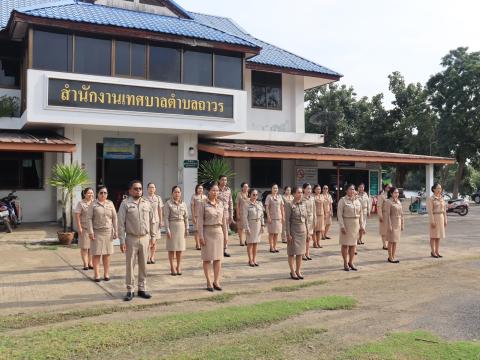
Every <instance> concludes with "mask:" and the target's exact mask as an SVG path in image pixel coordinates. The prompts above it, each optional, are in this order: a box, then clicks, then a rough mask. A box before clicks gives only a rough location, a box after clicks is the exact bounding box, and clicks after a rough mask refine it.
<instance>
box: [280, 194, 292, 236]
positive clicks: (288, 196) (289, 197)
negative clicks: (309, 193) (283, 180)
mask: <svg viewBox="0 0 480 360" xmlns="http://www.w3.org/2000/svg"><path fill="white" fill-rule="evenodd" d="M282 199H283V213H284V214H285V207H286V206H287V203H292V201H293V195H292V187H291V186H285V188H284V189H283V195H282ZM282 243H285V244H286V243H287V228H286V224H285V218H283V223H282Z"/></svg>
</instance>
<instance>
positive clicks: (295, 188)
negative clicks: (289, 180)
mask: <svg viewBox="0 0 480 360" xmlns="http://www.w3.org/2000/svg"><path fill="white" fill-rule="evenodd" d="M297 190H302V191H303V187H301V186H295V187H294V188H293V189H292V192H293V193H294V194H295V193H296V192H297Z"/></svg>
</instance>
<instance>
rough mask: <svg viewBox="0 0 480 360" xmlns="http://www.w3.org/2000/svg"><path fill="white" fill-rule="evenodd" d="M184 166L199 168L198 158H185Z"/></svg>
mask: <svg viewBox="0 0 480 360" xmlns="http://www.w3.org/2000/svg"><path fill="white" fill-rule="evenodd" d="M183 167H184V168H192V169H197V168H198V160H183Z"/></svg>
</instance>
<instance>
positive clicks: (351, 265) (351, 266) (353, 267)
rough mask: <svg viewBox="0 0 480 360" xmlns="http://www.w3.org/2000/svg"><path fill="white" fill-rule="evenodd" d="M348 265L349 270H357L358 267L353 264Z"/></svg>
mask: <svg viewBox="0 0 480 360" xmlns="http://www.w3.org/2000/svg"><path fill="white" fill-rule="evenodd" d="M348 267H349V268H350V270H353V271H358V269H357V268H356V267H355V266H353V264H348Z"/></svg>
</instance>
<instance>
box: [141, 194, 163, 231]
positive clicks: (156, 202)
mask: <svg viewBox="0 0 480 360" xmlns="http://www.w3.org/2000/svg"><path fill="white" fill-rule="evenodd" d="M145 199H147V200H148V201H149V202H150V205H151V206H152V210H153V216H154V219H155V222H156V223H157V224H159V225H161V224H160V217H161V214H162V213H163V201H162V198H161V197H160V196H159V195H153V196H149V195H147V196H145Z"/></svg>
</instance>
